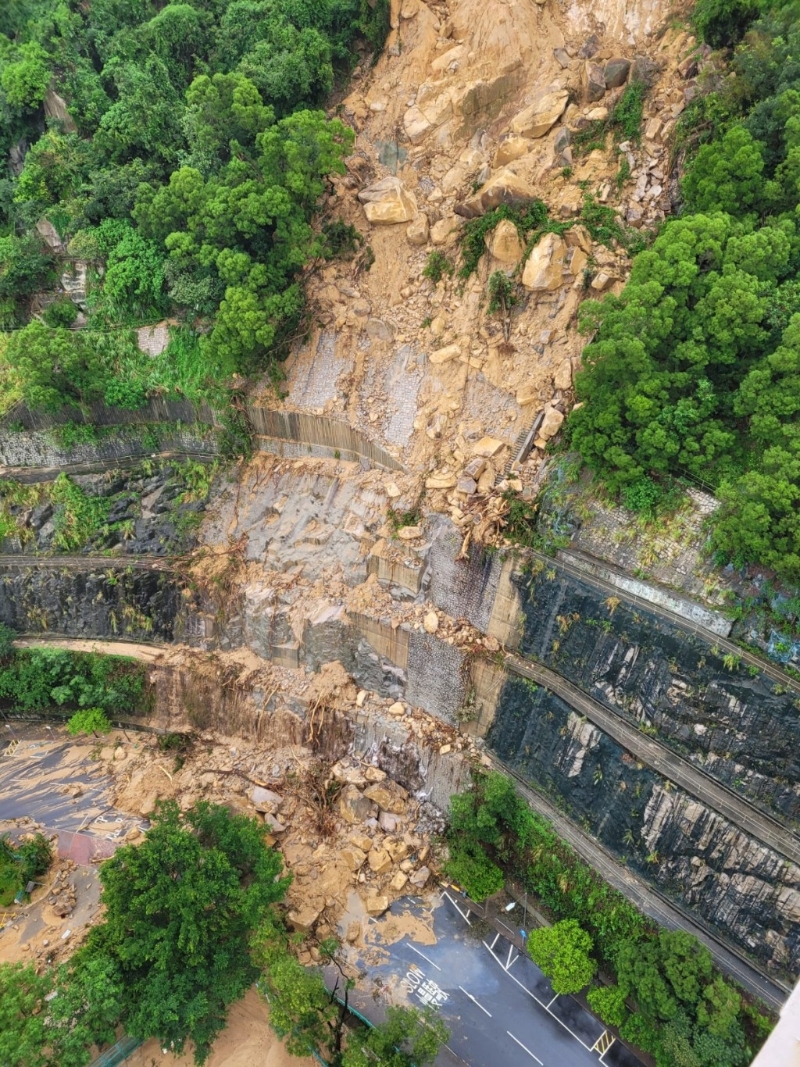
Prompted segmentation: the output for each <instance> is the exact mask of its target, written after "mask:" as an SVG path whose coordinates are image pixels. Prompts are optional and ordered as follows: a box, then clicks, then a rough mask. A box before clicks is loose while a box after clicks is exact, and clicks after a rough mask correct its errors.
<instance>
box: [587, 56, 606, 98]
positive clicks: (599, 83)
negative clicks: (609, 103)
mask: <svg viewBox="0 0 800 1067" xmlns="http://www.w3.org/2000/svg"><path fill="white" fill-rule="evenodd" d="M581 88H582V89H583V97H584V99H585V100H586V101H587V102H588V103H590V104H594V103H596V101H598V100H602V98H603V96H604V94H605V91H606V76H605V72H604V71H603V68H602V67H601V66H600V64H599V63H592V62H591V61H590V60H588V59H587V61H586V62H585V63H584V64H583V67H582V68H581Z"/></svg>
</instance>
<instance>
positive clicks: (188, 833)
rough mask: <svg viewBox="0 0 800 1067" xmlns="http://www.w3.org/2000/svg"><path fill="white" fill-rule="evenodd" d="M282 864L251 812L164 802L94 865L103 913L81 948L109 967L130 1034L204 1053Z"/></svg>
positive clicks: (247, 964)
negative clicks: (135, 841)
mask: <svg viewBox="0 0 800 1067" xmlns="http://www.w3.org/2000/svg"><path fill="white" fill-rule="evenodd" d="M281 868H282V862H281V858H280V856H279V855H278V853H276V852H274V851H273V850H272V849H269V848H267V846H266V845H265V844H264V828H263V826H259V825H258V823H257V822H256V820H255V819H247V818H245V817H244V816H240V815H231V814H230V812H229V811H228V810H227V809H226V808H223V807H220V806H215V805H210V804H207V803H205V802H201V803H199V804H197V805H196V806H195V807H194V808H193V809H191V810H190V811H188V812H187V813H186V814H183V813H182V812H181V811H180V809H179V808H178V805H177V804H176V803H174V802H173V801H167V802H164V803H162V804H160V805H159V806H158V807H157V809H156V812H155V814H154V816H153V819H152V826H151V829H150V830H149V831H148V833H147V835H146V837H145V840H144V842H143V843H142V844H141V845H138V846H126V847H123V848H121V849H118V850H117V852H116V853H115V855H114V857H113V858H112V859H110V860H108V861H107V862H106V863H104V864H103V866H102V868H101V870H100V880H101V882H102V885H103V894H102V901H103V904H104V906H105V921H104V922H103V923H102V924H101V925H100V926H98V927H95V929H94V930H93V931H92V933H91V934H90V938H89V942H88V945H89V949H88V953H89V955H91V956H92V957H97V958H101V959H103V958H104V959H106V960H108V961H110V962H111V963H112V964H114V965H115V966H116V967H117V968H118V973H119V975H120V979H121V982H122V985H123V987H124V989H125V998H124V1005H123V1012H122V1021H123V1022H124V1024H125V1026H126V1028H127V1030H128V1031H129V1032H130V1033H132V1034H134V1035H135V1036H138V1037H141V1038H147V1037H158V1039H159V1041H160V1042H161V1044H162V1045H164V1046H166V1047H170V1048H174V1049H175V1050H176V1051H177V1052H180V1051H181V1050H182V1049H183V1047H184V1044H185V1042H186V1040H187V1039H189V1038H191V1039H192V1041H193V1042H194V1044H195V1049H196V1051H195V1059H196V1061H197V1062H198V1063H203V1062H204V1061H205V1059H206V1057H207V1055H208V1051H209V1048H210V1046H211V1044H212V1042H213V1040H214V1038H215V1037H216V1035H217V1034H218V1033H219V1032H220V1030H221V1029H222V1028H223V1027H224V1025H225V1018H226V1015H227V1010H228V1006H229V1005H230V1004H231V1003H233V1001H235V1000H237V999H238V998H239V997H241V996H242V995H243V994H244V992H245V991H246V989H247V988H248V986H249V985H250V984H251V983H252V981H253V979H254V978H255V976H256V974H257V971H256V968H255V967H254V965H253V963H252V962H251V959H250V954H249V938H250V934H251V932H252V931H253V930H254V929H255V928H256V927H257V926H258V925H259V923H260V922H261V921H262V920H263V919H264V917H265V915H266V913H267V912H268V911H269V908H270V905H272V904H273V903H275V902H276V901H278V900H280V899H281V897H282V896H283V894H284V893H285V891H286V887H287V884H288V881H287V879H285V878H281V877H280V874H281Z"/></svg>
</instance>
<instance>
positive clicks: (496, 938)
mask: <svg viewBox="0 0 800 1067" xmlns="http://www.w3.org/2000/svg"><path fill="white" fill-rule="evenodd" d="M499 937H500V934H495V935H494V941H492V943H491V945H490V946H489V947H490V948H492V949H493V948H494V946H495V945H496V944H497V940H498V938H499Z"/></svg>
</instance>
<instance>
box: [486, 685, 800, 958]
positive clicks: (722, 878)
mask: <svg viewBox="0 0 800 1067" xmlns="http://www.w3.org/2000/svg"><path fill="white" fill-rule="evenodd" d="M487 743H488V745H489V747H490V748H491V749H492V750H493V751H494V752H496V753H497V755H498V756H499V757H500V758H501V759H502V760H503V761H504V762H505V763H507V764H508V765H509V766H510V767H512V768H513V769H514V770H516V771H517V772H518V773H520V774H522V775H523V776H524V777H525V778H527V779H528V780H529V781H531V782H533V783H535V784H536V785H538V786H539V787H542V788H544V790H545V791H546V792H547V793H548V795H550V796H551V797H552V798H553V799H554V800H556V801H557V802H558V804H559V806H560V807H563V808H564V809H565V810H566V811H567V812H568V813H569V814H570V815H571V816H573V817H574V818H575V819H576V821H578V822H579V823H580V824H581V825H582V826H583V827H584V828H585V829H588V830H590V831H591V832H592V833H593V834H595V835H596V836H597V837H598V838H599V840H600V841H602V842H603V844H605V845H606V846H607V847H608V848H609V849H610V850H611V851H613V852H614V853H616V854H617V855H618V856H620V857H621V858H624V860H625V862H626V863H628V864H629V865H630V866H631V867H632V868H634V869H636V870H638V871H639V872H640V873H641V874H642V875H643V876H644V877H645V878H647V879H648V880H649V881H652V882H653V883H654V884H655V885H656V886H657V887H658V888H659V889H661V890H662V892H664V893H665V894H666V895H667V896H668V897H671V898H673V899H675V900H677V901H678V902H680V903H681V904H683V905H685V906H686V907H688V908H689V909H690V910H691V911H693V912H695V913H696V914H697V915H698V916H699V917H700V918H701V919H703V920H704V921H706V922H707V923H709V924H710V925H711V926H712V927H714V928H716V929H717V930H718V931H719V932H720V933H721V935H722V936H724V937H727V938H728V939H730V940H732V941H734V942H736V943H738V944H739V945H740V946H741V947H742V948H744V949H745V950H746V951H747V952H749V953H751V954H752V955H753V956H754V957H756V958H757V959H759V960H760V961H761V962H763V963H765V964H767V965H769V966H770V967H773V968H775V969H776V970H778V971H780V972H783V973H786V974H790V975H791V974H794V973H796V970H797V967H798V965H800V936H798V917H800V869H798V867H797V866H796V865H795V864H792V863H790V862H788V861H786V860H784V859H783V858H782V857H780V856H778V855H777V854H776V853H775V852H774V851H772V850H771V849H769V848H767V847H766V846H763V845H761V844H760V843H759V842H757V841H755V840H754V839H753V838H752V837H750V836H749V835H747V834H745V833H744V832H743V831H741V830H739V829H738V828H737V827H736V826H733V825H732V824H731V823H730V822H728V821H727V820H726V819H725V818H724V817H723V816H721V815H719V814H718V813H716V812H714V811H711V810H709V808H707V807H706V806H704V805H703V804H702V803H700V802H699V801H697V800H696V799H694V798H693V797H691V796H689V795H688V794H687V793H685V792H684V791H683V790H681V789H679V788H676V787H675V786H674V785H673V783H671V782H668V781H666V780H665V779H663V778H662V777H661V776H659V775H658V774H656V773H655V772H654V771H652V770H651V769H650V768H648V767H646V766H644V765H643V764H642V763H639V762H637V761H636V760H635V759H634V758H633V757H632V756H631V755H630V754H629V753H628V752H626V751H625V750H624V749H623V748H622V747H621V746H620V745H619V744H617V743H616V741H614V740H613V739H612V738H610V737H608V736H607V735H606V734H604V733H603V732H602V730H600V729H598V727H596V726H595V725H593V724H592V723H590V722H587V721H586V720H585V719H581V718H580V717H579V716H578V715H577V714H576V713H575V711H573V710H572V709H571V708H570V707H569V706H568V705H567V704H565V703H564V702H563V701H562V700H561V699H560V698H559V697H557V696H556V695H554V694H553V693H551V692H549V691H548V690H547V689H545V688H543V687H541V686H540V687H536V686H532V685H531V683H529V682H527V681H525V680H523V679H519V678H509V679H508V680H507V681H506V683H505V686H504V688H503V691H502V693H501V696H500V700H499V702H498V705H497V709H496V713H495V719H494V722H493V724H492V726H491V729H490V731H489V733H488V735H487Z"/></svg>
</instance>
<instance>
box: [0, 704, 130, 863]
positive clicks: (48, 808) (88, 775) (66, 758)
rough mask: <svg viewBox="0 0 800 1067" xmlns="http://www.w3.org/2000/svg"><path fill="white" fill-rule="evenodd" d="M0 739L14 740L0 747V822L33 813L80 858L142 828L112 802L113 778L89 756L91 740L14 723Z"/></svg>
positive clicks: (107, 849) (63, 850) (106, 850)
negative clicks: (0, 748)
mask: <svg viewBox="0 0 800 1067" xmlns="http://www.w3.org/2000/svg"><path fill="white" fill-rule="evenodd" d="M0 740H5V741H7V742H8V741H11V742H14V741H17V742H18V744H10V745H4V746H3V749H2V751H0V823H5V822H8V821H11V820H14V819H21V818H25V817H27V818H30V819H33V821H34V822H36V823H39V824H40V825H41V826H42V827H43V828H44V829H45V831H46V832H47V833H48V834H53V833H57V834H58V835H59V848H58V851H59V854H60V855H71V856H72V858H73V859H75V860H76V861H77V862H83V863H86V862H88V861H89V858H90V857H91V856H92V855H98V854H99V855H111V853H112V852H113V850H114V848H115V847H116V845H117V844H119V843H121V842H122V840H123V839H124V837H125V835H126V834H127V833H128V832H129V831H130V830H132V829H133V828H134V827H138V828H140V829H142V830H144V829H146V828H147V826H148V823H147V821H146V820H144V819H139V818H135V817H132V816H130V815H124V814H122V813H121V812H118V811H116V810H115V809H114V808H113V807H112V805H111V803H110V799H111V786H112V783H113V779H112V777H111V776H110V775H109V773H108V771H107V770H105V769H104V767H103V765H102V764H101V763H99V762H97V761H96V760H93V759H92V758H91V756H92V751H93V749H94V748H95V745H94V744H93V743H91V742H89V741H86V740H82V741H81V740H75V739H72V738H68V737H67V736H66V735H65V732H64V730H63V729H52V730H48V729H47V728H46V727H42V726H40V725H36V726H26V725H25V724H19V723H14V724H12V727H11V730H10V731H8V733H6V731H5V730H2V733H0ZM75 793H79V795H77V796H75V795H73V794H75Z"/></svg>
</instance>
